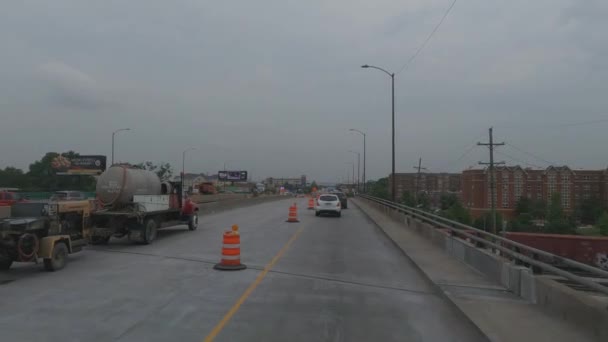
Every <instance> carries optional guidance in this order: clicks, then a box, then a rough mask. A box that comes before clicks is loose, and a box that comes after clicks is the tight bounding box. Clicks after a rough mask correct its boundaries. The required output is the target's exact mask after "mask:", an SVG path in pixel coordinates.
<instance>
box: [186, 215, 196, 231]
mask: <svg viewBox="0 0 608 342" xmlns="http://www.w3.org/2000/svg"><path fill="white" fill-rule="evenodd" d="M196 228H198V215H196V214H194V215H192V216H190V218H189V219H188V230H196Z"/></svg>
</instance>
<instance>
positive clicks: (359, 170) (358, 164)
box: [348, 151, 361, 191]
mask: <svg viewBox="0 0 608 342" xmlns="http://www.w3.org/2000/svg"><path fill="white" fill-rule="evenodd" d="M348 152H351V153H355V154H356V155H357V191H360V190H359V181H360V180H361V178H359V176H361V153H359V152H355V151H348ZM353 178H354V177H353Z"/></svg>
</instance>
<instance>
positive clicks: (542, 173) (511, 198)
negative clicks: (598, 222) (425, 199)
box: [462, 166, 608, 218]
mask: <svg viewBox="0 0 608 342" xmlns="http://www.w3.org/2000/svg"><path fill="white" fill-rule="evenodd" d="M495 172H496V176H495V177H496V194H495V196H496V197H495V203H496V209H497V211H498V212H499V213H501V214H502V215H503V216H504V217H505V218H512V217H513V215H514V211H515V206H516V204H517V201H518V200H519V198H520V197H523V196H525V197H528V198H530V199H533V200H535V199H542V200H545V201H547V202H548V201H549V200H550V198H551V194H552V193H554V192H558V193H560V194H561V200H562V207H563V208H564V211H565V212H567V213H572V212H573V211H574V210H575V209H576V207H577V206H578V205H579V204H580V202H581V201H582V200H584V199H590V198H597V199H601V200H602V201H603V202H604V203H608V171H607V170H572V169H570V168H569V167H567V166H560V167H555V166H550V167H548V168H547V169H544V170H533V169H529V168H525V169H524V168H522V167H520V166H501V167H496V168H495ZM462 203H463V205H464V206H465V207H468V208H469V210H470V211H471V215H472V216H473V217H474V218H477V217H480V216H482V215H483V213H484V212H486V211H488V210H489V208H490V175H489V172H488V169H473V170H465V171H463V172H462Z"/></svg>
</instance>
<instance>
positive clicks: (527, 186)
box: [526, 184, 532, 192]
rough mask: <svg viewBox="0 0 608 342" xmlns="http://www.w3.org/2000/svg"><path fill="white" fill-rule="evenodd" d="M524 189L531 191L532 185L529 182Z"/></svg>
mask: <svg viewBox="0 0 608 342" xmlns="http://www.w3.org/2000/svg"><path fill="white" fill-rule="evenodd" d="M526 191H528V192H530V191H532V185H530V184H528V185H526Z"/></svg>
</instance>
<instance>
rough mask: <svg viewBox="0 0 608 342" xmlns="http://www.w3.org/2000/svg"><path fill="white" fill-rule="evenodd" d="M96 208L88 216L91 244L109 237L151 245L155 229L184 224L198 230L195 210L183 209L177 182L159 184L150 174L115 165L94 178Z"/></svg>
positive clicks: (183, 200) (98, 242)
mask: <svg viewBox="0 0 608 342" xmlns="http://www.w3.org/2000/svg"><path fill="white" fill-rule="evenodd" d="M96 191H97V205H98V207H97V208H96V210H94V211H93V212H92V213H91V243H92V244H105V243H108V241H109V240H110V238H111V237H117V238H120V237H124V236H127V237H128V238H129V240H131V241H133V242H137V243H143V244H150V243H152V242H153V241H154V240H155V239H156V237H157V231H158V229H161V228H165V227H170V226H175V225H187V226H188V229H189V230H196V229H197V227H198V215H197V211H198V208H196V207H194V209H193V210H191V211H184V210H182V204H183V203H185V202H186V200H185V199H184V198H183V197H182V187H181V184H180V183H179V182H161V180H160V179H159V178H158V176H157V175H156V174H155V173H154V172H151V171H147V170H142V169H137V168H133V167H131V166H128V165H114V166H112V167H110V168H108V169H107V170H106V171H105V172H103V173H102V174H101V175H100V176H99V178H98V179H97V188H96Z"/></svg>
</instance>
